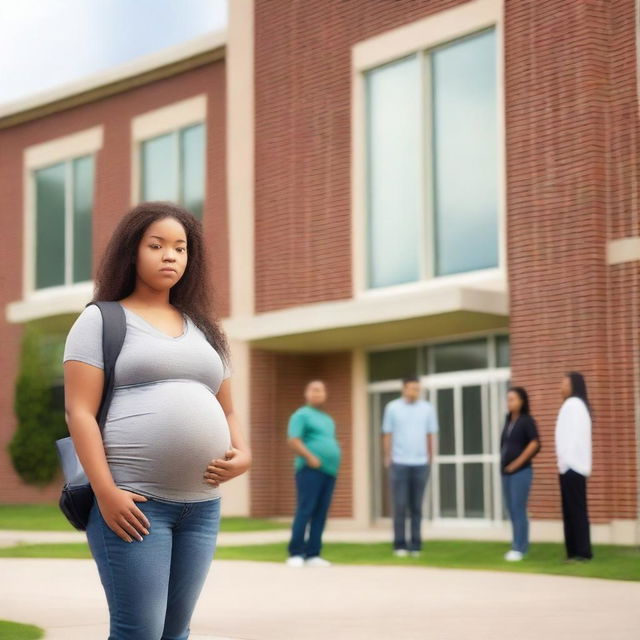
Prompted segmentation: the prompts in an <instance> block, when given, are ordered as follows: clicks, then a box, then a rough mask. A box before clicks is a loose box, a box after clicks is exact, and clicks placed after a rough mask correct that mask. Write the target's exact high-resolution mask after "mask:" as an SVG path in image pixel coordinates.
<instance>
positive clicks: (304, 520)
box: [289, 467, 336, 558]
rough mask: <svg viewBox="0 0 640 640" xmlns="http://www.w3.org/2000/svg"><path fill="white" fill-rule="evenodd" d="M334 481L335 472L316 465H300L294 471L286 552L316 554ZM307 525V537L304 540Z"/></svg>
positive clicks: (329, 504) (318, 551)
mask: <svg viewBox="0 0 640 640" xmlns="http://www.w3.org/2000/svg"><path fill="white" fill-rule="evenodd" d="M335 484H336V478H335V476H332V475H331V474H329V473H325V472H324V471H320V470H319V469H312V468H311V467H302V469H300V470H299V471H296V491H297V506H296V515H295V516H294V518H293V524H292V526H291V540H290V541H289V555H290V556H304V557H306V558H313V557H315V556H319V555H320V550H321V549H322V532H323V531H324V525H325V523H326V521H327V513H328V512H329V507H330V506H331V498H332V496H333V490H334V488H335ZM307 525H309V537H308V539H307V540H306V541H305V535H306V531H307Z"/></svg>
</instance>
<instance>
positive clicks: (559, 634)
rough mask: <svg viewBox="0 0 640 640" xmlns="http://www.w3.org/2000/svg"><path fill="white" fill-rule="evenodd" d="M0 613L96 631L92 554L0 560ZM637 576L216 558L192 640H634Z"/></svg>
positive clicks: (71, 635)
mask: <svg viewBox="0 0 640 640" xmlns="http://www.w3.org/2000/svg"><path fill="white" fill-rule="evenodd" d="M0 576H2V580H0V618H8V619H12V620H17V621H21V622H28V623H32V624H38V625H40V626H43V627H45V628H46V629H47V632H48V633H47V636H46V640H104V639H105V638H106V637H107V635H108V629H107V608H106V603H105V600H104V592H103V591H102V586H101V585H100V582H99V578H98V574H97V569H96V567H95V564H94V562H93V561H92V560H61V559H47V560H39V559H22V558H4V559H0ZM639 602H640V584H638V583H633V582H615V581H607V580H594V579H581V578H568V577H558V576H543V575H526V574H516V573H498V572H495V573H494V572H479V571H477V572H476V571H462V570H445V569H428V568H418V567H371V566H334V567H330V568H326V569H312V568H303V569H291V568H288V567H286V566H285V565H284V564H273V563H250V562H231V561H222V560H215V561H214V563H213V565H212V570H211V573H210V575H209V577H208V580H207V583H206V584H205V587H204V590H203V593H202V596H201V598H200V601H199V603H198V606H197V607H196V611H195V614H194V617H193V621H192V632H193V635H192V636H191V638H192V640H213V639H216V640H222V639H227V640H326V639H327V638H331V640H365V639H366V640H377V639H381V640H382V639H384V640H387V639H388V640H425V638H431V639H433V640H467V639H468V638H473V639H474V640H513V638H517V640H540V639H541V638H542V639H544V640H577V639H583V638H584V639H588V640H612V639H615V640H637V639H638V628H640V609H639V607H638V603H639Z"/></svg>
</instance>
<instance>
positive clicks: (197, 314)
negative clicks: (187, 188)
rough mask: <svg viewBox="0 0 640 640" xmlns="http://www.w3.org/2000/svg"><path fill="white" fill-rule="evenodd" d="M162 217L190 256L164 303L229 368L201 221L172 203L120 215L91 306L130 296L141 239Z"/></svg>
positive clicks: (140, 207) (149, 204)
mask: <svg viewBox="0 0 640 640" xmlns="http://www.w3.org/2000/svg"><path fill="white" fill-rule="evenodd" d="M167 217H172V218H175V219H176V220H177V221H178V222H179V223H180V224H181V225H182V226H183V227H184V230H185V232H186V236H187V247H188V249H187V251H188V256H189V257H188V260H187V266H186V269H185V271H184V273H183V275H182V278H180V280H179V281H178V282H176V284H175V285H173V287H171V290H170V291H169V302H170V303H171V304H172V305H173V306H174V307H175V308H176V309H178V310H179V311H181V312H183V313H186V314H187V315H188V316H189V317H190V318H191V320H192V321H193V323H194V324H195V325H196V326H197V327H198V328H199V329H200V330H201V331H202V332H203V333H204V335H205V337H206V338H207V340H208V342H209V343H210V344H211V346H212V347H213V348H214V349H215V350H216V351H217V352H218V353H219V354H220V356H221V357H222V359H223V360H224V361H225V363H227V364H228V363H229V345H228V342H227V338H226V336H225V334H224V332H223V331H222V329H221V327H220V324H219V322H218V317H217V315H216V314H215V313H214V297H215V296H214V289H213V284H212V281H211V276H210V274H209V267H208V265H209V261H208V259H207V255H206V249H205V243H204V236H203V232H202V222H200V220H198V219H197V218H196V217H194V216H193V214H191V213H190V212H189V211H187V210H186V209H184V208H183V207H180V206H178V205H176V204H174V203H172V202H141V203H140V204H138V205H137V206H135V207H134V208H133V209H131V210H130V211H129V212H128V213H126V214H125V215H124V216H123V217H122V219H121V220H120V222H119V223H118V226H117V227H116V229H115V231H114V232H113V235H112V236H111V239H110V240H109V243H108V245H107V247H106V249H105V251H104V254H103V255H102V260H101V261H100V266H99V267H98V271H97V273H96V278H95V287H94V291H93V299H92V302H95V301H98V300H120V299H122V298H125V297H126V296H128V295H130V294H131V293H132V292H133V290H134V288H135V283H136V265H135V260H136V256H137V253H138V246H139V244H140V241H141V239H142V236H143V235H144V233H145V231H146V229H147V227H148V226H149V225H150V224H151V223H153V222H155V221H156V220H161V219H163V218H167ZM88 304H90V303H88Z"/></svg>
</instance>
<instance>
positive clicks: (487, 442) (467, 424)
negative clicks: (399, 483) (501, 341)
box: [370, 369, 509, 520]
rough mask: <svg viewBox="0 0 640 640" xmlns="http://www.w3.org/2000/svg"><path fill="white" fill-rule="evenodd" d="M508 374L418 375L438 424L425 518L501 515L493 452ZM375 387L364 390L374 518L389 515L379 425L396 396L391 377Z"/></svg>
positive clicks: (497, 445)
mask: <svg viewBox="0 0 640 640" xmlns="http://www.w3.org/2000/svg"><path fill="white" fill-rule="evenodd" d="M508 378H509V373H508V371H505V370H504V369H502V370H500V369H495V370H482V371H464V372H457V373H450V374H434V375H431V376H423V377H421V385H422V388H423V393H424V395H425V397H426V398H427V399H429V400H430V401H431V402H432V403H433V404H434V406H435V408H436V411H437V414H438V422H439V427H440V432H439V435H438V437H437V446H436V453H435V456H434V460H432V465H431V474H430V481H429V487H428V490H427V492H426V495H425V505H424V513H425V516H426V517H428V518H432V519H438V520H445V519H456V520H462V519H471V520H502V519H503V517H504V516H503V507H502V489H501V478H500V469H499V450H500V432H501V429H502V420H503V416H504V403H505V394H506V389H507V384H508ZM376 387H377V389H373V390H372V391H371V392H370V403H371V404H370V411H371V422H370V424H371V427H372V434H371V436H372V437H371V444H372V451H371V457H370V459H371V462H372V468H371V477H372V480H373V486H374V492H373V493H374V501H373V505H372V508H373V514H372V515H373V516H374V518H376V517H389V516H390V515H391V505H390V496H389V482H388V474H387V470H386V469H385V468H384V465H383V459H382V458H383V454H382V443H381V438H382V436H381V424H382V416H383V411H384V407H385V405H386V404H387V402H389V401H390V400H393V399H394V398H397V397H398V396H399V394H400V385H399V384H398V382H396V381H394V382H393V383H392V382H388V383H382V384H380V383H377V384H376Z"/></svg>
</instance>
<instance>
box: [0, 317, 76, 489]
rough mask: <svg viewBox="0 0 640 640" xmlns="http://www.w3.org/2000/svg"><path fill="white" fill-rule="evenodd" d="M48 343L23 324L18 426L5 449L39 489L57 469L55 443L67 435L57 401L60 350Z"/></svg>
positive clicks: (16, 409)
mask: <svg viewBox="0 0 640 640" xmlns="http://www.w3.org/2000/svg"><path fill="white" fill-rule="evenodd" d="M47 341H48V336H46V335H44V334H43V333H42V332H41V331H40V330H38V329H37V328H36V327H35V326H33V325H30V324H27V325H25V331H24V333H23V339H22V346H21V358H20V372H19V374H18V379H17V381H16V389H15V398H14V412H15V415H16V418H17V421H18V424H17V428H16V431H15V433H14V435H13V438H12V439H11V442H10V443H9V446H8V451H9V455H10V457H11V461H12V463H13V466H14V468H15V470H16V472H17V473H18V475H19V476H20V477H21V478H22V479H23V480H24V481H25V482H27V483H29V484H34V485H38V486H44V485H47V484H49V483H50V482H51V481H52V480H53V478H54V477H55V475H56V472H57V470H58V467H59V462H58V455H57V452H56V447H55V441H56V440H57V439H58V438H63V437H65V436H67V435H69V434H68V431H67V425H66V422H65V417H64V406H62V407H60V406H59V405H60V402H56V389H55V385H56V383H57V379H56V378H57V375H56V371H57V369H58V368H59V367H58V363H56V361H55V357H56V356H57V357H59V351H58V350H56V349H51V348H50V347H51V343H49V344H47Z"/></svg>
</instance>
